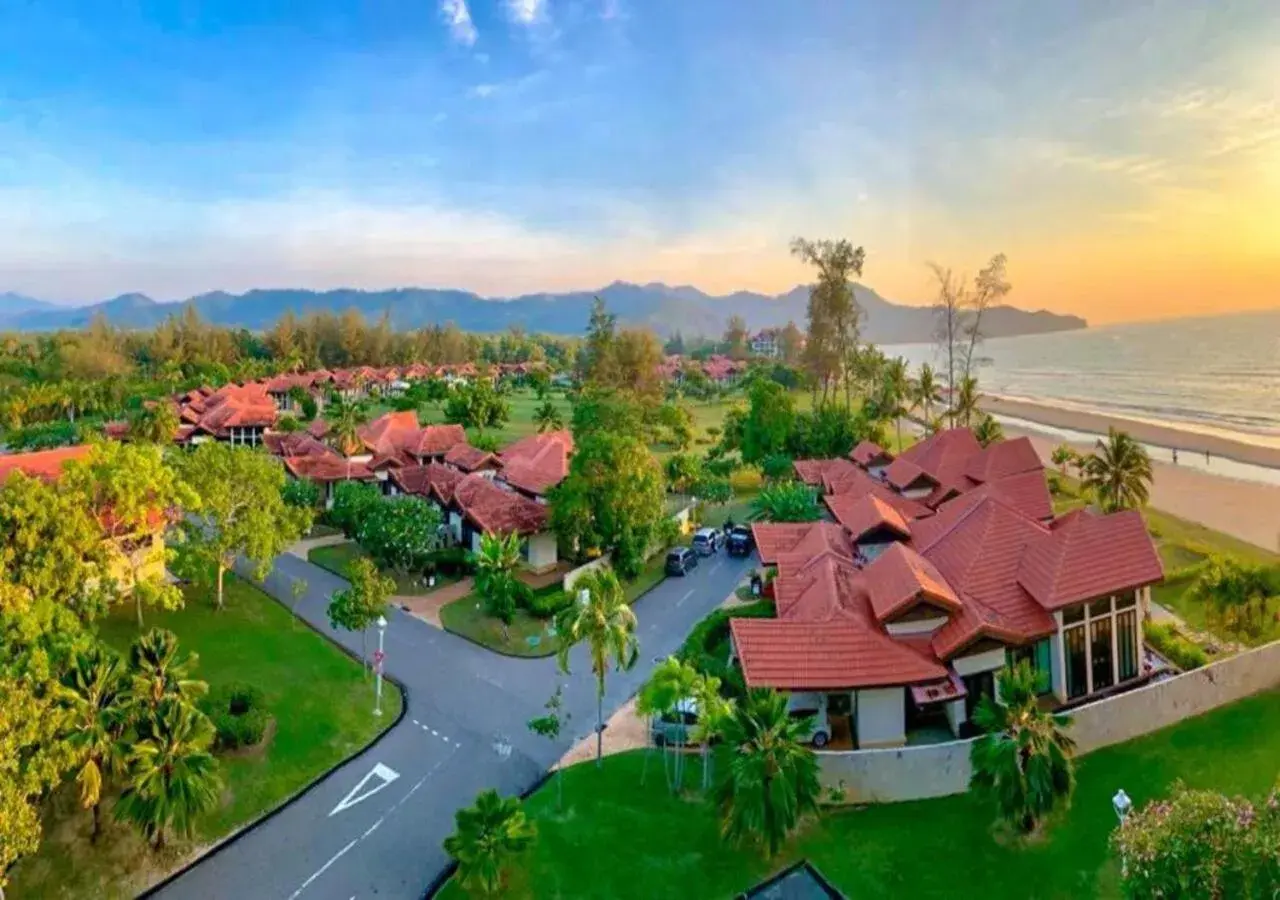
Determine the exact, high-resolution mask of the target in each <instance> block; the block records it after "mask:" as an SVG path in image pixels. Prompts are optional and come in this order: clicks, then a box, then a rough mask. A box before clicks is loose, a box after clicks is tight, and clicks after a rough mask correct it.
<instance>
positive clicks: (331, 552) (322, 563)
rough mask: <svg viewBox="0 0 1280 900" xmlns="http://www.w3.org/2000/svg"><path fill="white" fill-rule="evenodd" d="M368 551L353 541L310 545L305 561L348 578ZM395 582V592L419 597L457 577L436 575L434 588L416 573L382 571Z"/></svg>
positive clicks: (451, 582) (340, 576) (450, 582)
mask: <svg viewBox="0 0 1280 900" xmlns="http://www.w3.org/2000/svg"><path fill="white" fill-rule="evenodd" d="M368 556H369V554H368V553H365V551H364V549H363V548H361V546H360V545H359V544H357V543H355V542H354V541H349V542H347V543H345V544H330V545H329V546H327V547H312V548H311V549H310V550H308V551H307V561H308V562H310V563H314V564H315V565H317V566H319V567H320V568H322V569H325V570H327V571H329V572H332V573H333V574H334V575H337V576H338V577H339V578H346V579H348V580H350V577H351V576H350V574H349V567H350V565H351V563H353V562H354V561H355V560H357V559H367V558H368ZM384 574H386V575H387V576H388V577H390V578H391V579H393V580H394V581H395V583H396V594H398V595H404V596H407V597H421V596H424V595H426V594H429V593H431V591H432V590H438V589H439V588H442V587H444V586H445V585H446V584H453V583H454V582H455V581H457V580H458V579H457V578H456V577H455V576H452V575H443V574H437V575H436V586H435V588H428V587H427V582H426V579H425V578H424V577H422V576H418V575H406V574H404V573H401V572H386V573H384Z"/></svg>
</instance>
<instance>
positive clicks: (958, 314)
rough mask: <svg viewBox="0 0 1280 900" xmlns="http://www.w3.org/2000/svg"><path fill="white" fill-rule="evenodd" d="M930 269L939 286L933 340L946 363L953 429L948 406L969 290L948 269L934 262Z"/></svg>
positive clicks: (962, 335) (952, 399)
mask: <svg viewBox="0 0 1280 900" xmlns="http://www.w3.org/2000/svg"><path fill="white" fill-rule="evenodd" d="M929 269H930V271H932V272H933V277H934V279H935V280H936V281H937V282H938V297H937V300H936V301H935V302H934V306H933V316H934V330H933V339H934V342H935V343H936V344H937V345H938V347H939V349H940V351H941V352H942V355H943V356H944V357H945V358H946V360H947V368H946V376H947V410H948V411H947V421H948V422H949V423H950V425H951V426H952V427H954V426H955V413H954V412H953V411H952V409H951V406H952V404H953V403H954V402H955V397H956V384H957V381H956V373H957V369H956V367H957V365H958V364H959V363H961V362H962V360H961V353H962V347H961V341H962V340H963V337H964V329H965V307H966V305H967V304H968V302H969V301H968V288H967V287H966V285H965V279H964V278H961V277H957V276H955V275H953V274H952V272H951V270H950V269H944V268H943V267H942V266H940V265H938V264H937V263H933V262H931V263H929ZM926 415H927V413H926Z"/></svg>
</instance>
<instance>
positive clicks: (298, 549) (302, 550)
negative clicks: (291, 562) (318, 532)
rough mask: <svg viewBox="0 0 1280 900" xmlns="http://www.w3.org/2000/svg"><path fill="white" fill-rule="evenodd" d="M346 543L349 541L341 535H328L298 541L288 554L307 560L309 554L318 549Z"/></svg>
mask: <svg viewBox="0 0 1280 900" xmlns="http://www.w3.org/2000/svg"><path fill="white" fill-rule="evenodd" d="M345 543H347V539H346V537H345V536H343V535H341V534H326V535H325V536H324V537H317V538H306V539H304V540H301V541H298V542H297V543H296V544H294V545H293V546H292V547H290V548H289V549H288V551H286V552H288V553H290V554H292V555H293V556H296V557H298V559H306V558H307V554H308V553H309V552H311V551H312V550H314V549H315V548H316V547H333V546H335V545H337V544H345Z"/></svg>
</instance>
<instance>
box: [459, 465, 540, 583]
mask: <svg viewBox="0 0 1280 900" xmlns="http://www.w3.org/2000/svg"><path fill="white" fill-rule="evenodd" d="M550 513H551V510H550V508H549V507H547V506H545V505H544V504H542V503H539V502H537V501H536V500H531V499H529V498H528V497H525V496H523V495H521V494H519V493H517V492H516V491H514V490H511V489H510V488H508V487H506V486H504V485H501V484H498V483H496V482H495V481H494V480H493V479H492V478H489V477H487V476H486V475H485V474H484V473H481V472H474V473H472V474H470V475H467V476H465V477H463V478H462V479H460V480H459V481H458V482H457V483H456V484H455V485H454V486H453V500H452V502H451V503H449V504H448V508H447V514H448V520H447V523H448V526H449V529H450V531H451V533H452V534H453V537H454V540H456V541H457V542H458V543H459V544H461V545H462V546H463V547H466V548H467V549H468V550H471V551H473V552H478V551H479V550H480V538H481V536H482V535H485V534H511V533H515V534H518V535H520V537H521V538H522V539H523V540H522V541H521V544H520V557H521V559H522V560H523V561H524V563H525V565H526V566H528V568H529V569H531V570H533V571H534V572H545V571H548V570H550V569H553V568H555V566H556V562H557V553H556V536H555V534H554V533H552V532H551V531H548V530H547V524H548V520H549V519H550Z"/></svg>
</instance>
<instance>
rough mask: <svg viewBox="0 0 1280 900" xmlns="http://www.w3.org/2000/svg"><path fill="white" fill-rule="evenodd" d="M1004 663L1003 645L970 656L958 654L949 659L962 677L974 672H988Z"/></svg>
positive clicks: (1001, 666)
mask: <svg viewBox="0 0 1280 900" xmlns="http://www.w3.org/2000/svg"><path fill="white" fill-rule="evenodd" d="M1004 663H1005V649H1004V647H995V648H993V649H991V650H987V651H984V652H982V653H975V654H974V655H972V656H958V657H956V658H955V659H953V660H951V666H952V668H954V669H955V670H956V674H957V675H959V676H961V677H962V678H963V677H964V676H965V675H972V674H974V673H975V672H990V671H992V670H994V669H1000V668H1003V667H1004Z"/></svg>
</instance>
